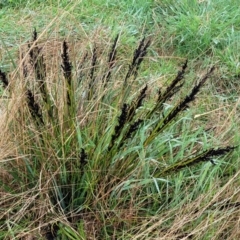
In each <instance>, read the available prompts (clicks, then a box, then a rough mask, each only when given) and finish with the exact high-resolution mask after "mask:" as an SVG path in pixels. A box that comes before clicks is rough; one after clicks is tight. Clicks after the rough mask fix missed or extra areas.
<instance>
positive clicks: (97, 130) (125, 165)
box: [0, 30, 234, 239]
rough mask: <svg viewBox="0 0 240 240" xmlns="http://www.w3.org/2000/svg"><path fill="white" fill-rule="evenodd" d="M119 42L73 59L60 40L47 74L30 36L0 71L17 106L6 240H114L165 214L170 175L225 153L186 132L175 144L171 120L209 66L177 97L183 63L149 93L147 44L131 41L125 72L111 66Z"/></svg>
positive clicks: (176, 130)
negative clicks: (13, 64) (30, 237)
mask: <svg viewBox="0 0 240 240" xmlns="http://www.w3.org/2000/svg"><path fill="white" fill-rule="evenodd" d="M119 42H120V35H117V36H116V38H115V39H114V41H113V44H112V46H111V47H110V49H109V53H108V54H105V53H101V51H100V48H99V46H97V45H95V46H92V47H91V48H90V50H89V51H88V50H86V51H85V52H84V53H83V54H82V55H81V56H80V57H79V59H78V60H77V61H76V62H72V61H71V56H70V51H69V43H68V42H67V41H66V40H64V41H63V43H62V50H61V53H60V58H61V63H59V70H58V71H57V73H56V74H55V75H50V74H49V72H50V71H51V69H49V68H48V65H47V64H48V63H47V62H46V59H45V56H44V51H43V48H42V47H41V46H40V45H39V39H38V36H37V32H36V30H35V31H34V33H33V38H32V40H31V41H30V42H29V44H28V48H27V51H26V55H24V56H21V62H20V67H19V68H18V69H16V71H15V72H14V74H12V75H8V74H6V73H4V72H3V71H1V72H0V78H1V81H2V85H3V87H4V88H5V89H6V90H5V91H6V92H7V94H8V97H9V98H10V100H9V102H11V99H12V100H13V101H16V102H18V106H17V107H16V108H14V107H12V109H10V106H13V105H11V104H10V103H9V105H8V112H9V114H8V115H7V116H10V115H11V114H12V115H11V116H12V117H9V118H7V119H6V121H7V129H8V131H9V133H10V134H11V136H13V140H12V144H13V145H14V149H15V150H14V153H12V155H9V156H7V157H5V161H2V163H1V164H2V166H1V167H2V168H4V169H5V170H6V172H7V174H8V176H9V178H10V179H11V180H10V181H5V180H4V179H2V180H1V183H2V191H3V192H4V193H5V197H4V198H3V200H1V201H2V203H3V206H4V208H3V209H5V211H3V213H2V214H1V218H0V219H1V220H0V221H1V232H3V233H4V237H5V238H6V239H7V238H9V237H11V239H18V238H19V237H20V236H22V235H21V234H24V233H25V234H26V235H27V233H28V232H29V231H30V232H31V230H29V228H32V229H35V230H36V226H40V229H41V231H40V233H39V234H40V235H41V237H47V238H48V239H51V237H52V238H53V237H56V239H90V238H91V237H92V238H95V239H108V238H112V237H113V236H115V237H113V238H114V239H119V238H118V236H120V234H121V231H122V230H123V229H127V228H128V227H129V226H134V225H135V224H137V222H138V219H141V218H145V217H147V216H151V215H153V214H155V213H156V212H161V211H163V210H164V209H165V208H167V204H168V203H169V202H170V201H171V199H172V198H174V192H173V191H168V190H166V189H167V188H165V187H164V184H168V179H169V178H173V179H174V177H175V176H176V174H179V173H182V172H184V171H185V170H188V169H191V168H200V167H201V164H202V163H203V162H212V163H213V164H214V162H213V160H212V159H213V158H216V157H218V156H222V155H226V154H228V153H230V152H231V151H232V150H233V148H234V147H232V146H216V147H212V146H210V144H209V145H207V147H202V145H201V144H199V143H198V141H200V140H199V139H201V137H200V135H201V134H202V132H204V128H202V129H201V131H197V132H196V131H195V132H194V131H191V128H188V131H187V135H189V139H190V138H193V137H194V138H195V141H194V142H192V141H190V140H188V141H186V142H185V144H184V147H181V144H179V142H180V140H181V138H180V136H181V134H182V132H181V127H179V125H178V123H179V122H182V121H181V119H184V116H185V115H187V111H186V110H187V109H188V108H189V106H190V105H191V103H192V102H193V101H194V100H195V98H196V95H197V94H198V93H199V91H200V90H201V88H202V87H203V85H204V84H205V82H206V81H207V79H208V78H209V77H210V76H211V74H213V71H214V67H212V68H210V69H209V70H208V71H207V73H206V74H205V75H204V76H203V77H202V78H201V79H200V80H199V81H198V82H196V83H195V84H194V86H193V87H192V89H190V90H189V91H188V93H187V94H186V95H184V96H182V95H181V94H180V92H181V90H182V89H183V88H184V86H185V85H184V82H185V75H186V69H187V61H185V62H184V63H183V65H182V67H181V70H180V71H179V72H178V73H177V75H176V77H175V78H174V79H173V80H172V81H171V83H170V84H169V85H168V86H166V87H165V88H163V89H159V90H158V91H152V92H153V93H154V94H149V90H155V89H153V86H151V85H149V84H148V83H147V82H146V83H144V84H143V83H141V81H139V79H138V76H139V73H140V71H141V66H142V62H143V60H144V58H145V57H146V55H147V52H148V49H149V47H150V46H151V40H150V39H147V38H143V39H142V40H141V41H140V43H139V45H138V46H137V48H136V49H135V51H134V53H133V57H132V61H131V62H130V63H129V64H128V65H124V64H122V63H121V62H119V61H118V55H117V50H118V46H119ZM104 54H105V55H104ZM56 55H57V53H56ZM49 76H51V77H49ZM52 76H54V77H52ZM16 96H17V99H20V100H19V101H17V100H14V99H15V98H16ZM179 96H181V97H180V98H179ZM175 98H176V101H174V99H175ZM166 106H168V107H166ZM11 111H12V112H11ZM186 124H188V121H186ZM177 142H178V144H176V143H177ZM7 160H8V161H7ZM183 181H184V177H183ZM13 199H14V203H13V202H12V200H13ZM7 209H8V210H7ZM23 212H24V214H23ZM26 223H31V224H30V225H28V224H26ZM21 227H22V228H21ZM23 228H24V229H25V231H26V232H24V231H23V230H22V229H23ZM20 229H21V230H20ZM129 238H130V237H129ZM125 239H126V238H125Z"/></svg>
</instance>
